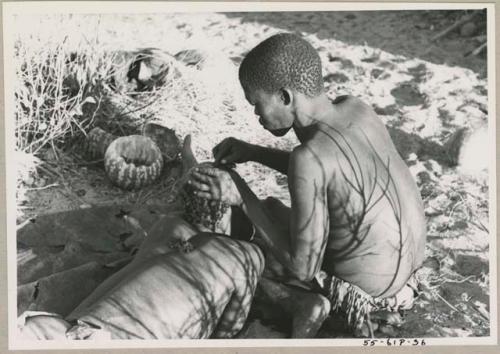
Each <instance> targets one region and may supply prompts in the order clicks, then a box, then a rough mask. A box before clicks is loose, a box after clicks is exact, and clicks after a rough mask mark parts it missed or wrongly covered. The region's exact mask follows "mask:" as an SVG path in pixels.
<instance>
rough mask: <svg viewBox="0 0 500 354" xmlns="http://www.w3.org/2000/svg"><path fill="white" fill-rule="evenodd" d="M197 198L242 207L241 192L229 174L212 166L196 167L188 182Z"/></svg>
mask: <svg viewBox="0 0 500 354" xmlns="http://www.w3.org/2000/svg"><path fill="white" fill-rule="evenodd" d="M188 184H190V185H191V186H193V188H194V189H195V193H196V195H197V196H199V197H202V198H207V199H211V200H220V201H221V202H223V203H226V204H229V205H241V203H242V202H243V201H242V199H241V195H240V192H239V191H238V188H237V187H236V185H235V184H234V181H233V179H232V178H231V175H230V174H229V172H227V171H224V170H221V169H219V168H214V167H211V166H199V167H195V169H194V170H193V172H192V173H191V177H190V179H189V180H188Z"/></svg>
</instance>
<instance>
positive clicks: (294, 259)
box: [233, 146, 329, 281]
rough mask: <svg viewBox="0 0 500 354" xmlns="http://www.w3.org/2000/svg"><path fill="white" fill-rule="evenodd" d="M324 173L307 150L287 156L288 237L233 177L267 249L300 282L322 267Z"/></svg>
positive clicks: (325, 221) (325, 232)
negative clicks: (288, 189) (289, 200)
mask: <svg viewBox="0 0 500 354" xmlns="http://www.w3.org/2000/svg"><path fill="white" fill-rule="evenodd" d="M326 173H327V172H326V171H325V169H324V167H323V166H322V164H321V161H320V159H319V158H318V157H317V155H316V154H315V153H314V152H313V151H312V150H310V149H309V148H307V147H303V146H302V147H299V148H296V149H295V150H294V151H293V152H292V154H291V156H290V166H289V173H288V177H289V187H290V195H291V199H292V210H291V218H290V234H286V233H285V232H283V230H281V229H280V228H279V227H278V226H277V225H275V224H273V222H272V221H271V220H270V218H269V216H268V214H267V213H266V212H265V211H264V210H262V204H261V203H260V201H259V200H258V198H257V197H256V196H255V194H253V192H252V191H251V190H250V189H249V188H248V186H247V185H246V184H245V182H244V181H243V180H242V179H241V177H239V176H237V175H236V176H234V175H233V179H235V182H236V185H237V187H238V189H239V191H240V194H241V197H242V200H243V204H242V206H243V208H244V209H245V211H246V213H247V215H248V216H249V218H250V219H251V220H252V222H253V223H254V225H255V226H256V228H257V229H258V230H259V232H260V234H261V236H262V238H263V241H264V243H265V245H266V248H267V249H269V250H270V251H271V252H272V253H273V255H274V256H275V257H276V258H277V259H278V261H280V262H281V263H282V264H283V265H284V266H285V267H286V268H287V269H288V270H289V271H290V272H291V274H293V275H295V276H296V277H297V278H298V279H300V280H306V281H307V280H310V279H311V278H313V277H314V275H315V274H316V272H317V271H318V270H319V267H320V266H321V261H322V258H323V253H324V249H325V246H326V241H327V237H328V232H329V229H328V225H329V222H328V221H329V220H328V208H327V200H326V188H327V178H326Z"/></svg>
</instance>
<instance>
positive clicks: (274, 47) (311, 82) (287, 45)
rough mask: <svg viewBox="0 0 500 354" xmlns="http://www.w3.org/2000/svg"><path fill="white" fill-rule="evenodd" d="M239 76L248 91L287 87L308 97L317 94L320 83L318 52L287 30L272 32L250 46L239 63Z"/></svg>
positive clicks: (266, 90) (321, 86)
mask: <svg viewBox="0 0 500 354" xmlns="http://www.w3.org/2000/svg"><path fill="white" fill-rule="evenodd" d="M239 79H240V82H241V84H242V86H243V87H244V88H245V89H248V90H251V91H254V90H256V89H262V90H264V91H265V92H268V93H275V92H277V91H278V90H279V89H281V88H289V89H293V90H296V91H298V92H301V93H303V94H305V95H307V96H309V97H314V96H317V95H318V94H319V93H320V92H321V91H322V90H323V85H324V84H323V77H322V72H321V59H320V58H319V55H318V53H317V52H316V50H315V49H314V48H313V46H312V45H311V44H310V43H309V42H307V41H306V40H304V39H302V38H300V37H299V36H297V35H294V34H291V33H280V34H277V35H274V36H272V37H269V38H268V39H266V40H264V41H263V42H261V43H260V44H258V45H257V46H256V47H255V48H253V49H252V50H251V51H250V52H249V53H248V54H247V55H246V56H245V58H244V59H243V61H242V63H241V65H240V69H239Z"/></svg>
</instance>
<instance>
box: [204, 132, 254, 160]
mask: <svg viewBox="0 0 500 354" xmlns="http://www.w3.org/2000/svg"><path fill="white" fill-rule="evenodd" d="M255 150H256V146H255V145H252V144H249V143H246V142H244V141H241V140H238V139H235V138H226V139H224V140H222V141H221V142H220V143H219V144H217V145H216V146H215V147H214V148H213V150H212V152H213V154H214V159H215V164H222V165H226V164H231V163H242V162H247V161H251V160H253V157H254V154H255Z"/></svg>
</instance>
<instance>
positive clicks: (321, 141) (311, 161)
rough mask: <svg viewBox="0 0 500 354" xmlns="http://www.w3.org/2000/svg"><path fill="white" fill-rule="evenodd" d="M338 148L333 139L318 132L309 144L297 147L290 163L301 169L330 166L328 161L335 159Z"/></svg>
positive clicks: (305, 143)
mask: <svg viewBox="0 0 500 354" xmlns="http://www.w3.org/2000/svg"><path fill="white" fill-rule="evenodd" d="M337 153H338V147H337V146H336V145H335V143H334V142H333V141H332V139H331V138H330V137H328V136H326V135H325V134H323V133H322V132H320V131H318V132H316V133H315V134H314V136H313V137H312V138H311V139H309V140H308V141H307V142H304V143H303V144H301V145H299V146H297V147H295V148H294V149H293V151H292V154H291V155H290V161H291V162H293V163H295V164H297V165H299V166H300V168H303V169H310V170H313V169H314V168H315V167H320V168H324V166H326V165H330V164H329V162H328V161H330V160H331V159H333V158H335V156H336V155H337Z"/></svg>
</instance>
